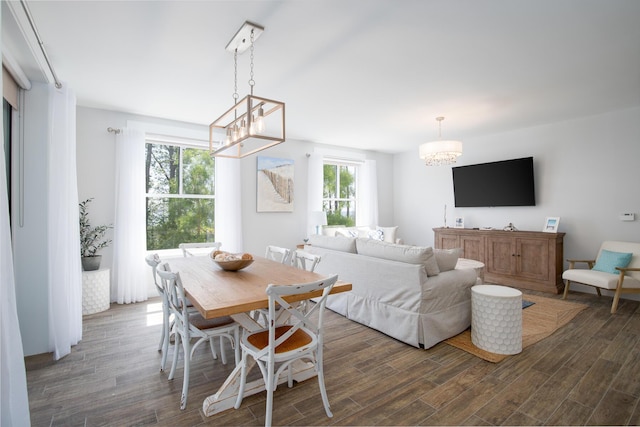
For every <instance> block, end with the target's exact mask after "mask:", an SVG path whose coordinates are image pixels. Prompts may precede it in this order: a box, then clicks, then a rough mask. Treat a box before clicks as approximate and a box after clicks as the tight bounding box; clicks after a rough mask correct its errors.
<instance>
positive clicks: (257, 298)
mask: <svg viewBox="0 0 640 427" xmlns="http://www.w3.org/2000/svg"><path fill="white" fill-rule="evenodd" d="M253 258H254V261H253V263H251V264H250V265H249V266H247V267H245V268H244V269H242V270H239V271H226V270H223V269H222V268H221V267H220V266H219V265H217V264H216V263H215V261H214V260H213V259H212V258H211V257H210V256H208V255H207V256H193V257H185V258H175V259H170V260H167V261H168V263H169V268H170V269H171V270H172V271H174V272H178V273H179V274H180V278H181V280H182V284H183V286H184V289H185V293H186V295H187V298H189V301H191V303H192V304H193V305H194V307H196V309H197V310H198V312H199V313H200V314H201V315H202V316H203V317H205V318H206V319H213V318H216V317H220V316H230V317H232V318H233V319H234V320H235V321H236V322H238V323H239V324H240V326H241V327H242V328H243V329H244V330H246V331H248V332H253V331H256V330H259V329H263V328H264V327H265V326H264V324H262V323H260V322H259V320H257V319H254V318H253V317H252V316H251V314H250V313H251V311H253V310H259V309H266V308H268V306H269V299H268V297H267V294H266V289H267V286H268V285H269V284H274V285H295V284H301V283H309V282H313V281H316V280H320V279H322V278H324V277H327V276H325V275H322V274H318V273H314V272H311V271H307V270H303V269H299V268H296V267H293V266H291V265H287V264H282V263H279V262H276V261H273V260H269V259H266V258H263V257H257V256H256V257H253ZM338 279H339V278H338ZM350 290H351V283H348V282H345V281H341V280H338V281H337V282H336V284H335V285H334V286H333V289H332V291H331V293H332V294H335V293H340V292H348V291H350ZM320 295H321V293H320V291H314V292H310V293H308V294H300V295H296V296H294V297H291V298H287V300H288V302H296V301H305V300H309V299H311V298H315V297H318V296H320ZM236 345H239V343H236ZM247 363H249V364H248V365H247V371H249V370H250V369H251V368H252V367H253V366H254V365H255V361H251V362H249V361H247ZM240 371H241V367H240V365H237V366H236V367H235V368H234V370H233V371H232V372H231V374H229V376H228V377H227V378H226V380H225V381H224V383H223V384H222V385H221V386H220V388H219V389H218V391H217V392H216V393H215V394H212V395H211V396H208V397H207V398H206V399H205V400H204V402H203V404H202V411H203V412H204V414H205V415H206V416H211V415H214V414H217V413H219V412H222V411H225V410H227V409H230V408H233V406H234V404H235V402H236V398H237V396H238V391H239V386H240V374H241V372H240ZM316 375H317V374H316V372H315V369H314V367H313V364H312V363H309V362H303V361H298V362H296V363H294V365H293V379H294V380H295V381H298V382H301V381H305V380H307V379H309V378H313V377H314V376H316ZM286 380H287V379H286V378H282V380H281V381H280V382H286ZM264 389H265V386H264V381H263V380H262V379H261V378H260V379H257V380H255V381H251V382H248V383H247V384H246V386H245V392H244V395H245V397H246V396H250V395H252V394H256V393H259V392H261V391H263V390H264Z"/></svg>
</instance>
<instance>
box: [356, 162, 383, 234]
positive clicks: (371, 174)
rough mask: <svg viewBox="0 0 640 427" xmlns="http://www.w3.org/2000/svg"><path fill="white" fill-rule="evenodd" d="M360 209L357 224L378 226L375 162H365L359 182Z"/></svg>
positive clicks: (357, 213) (357, 212)
mask: <svg viewBox="0 0 640 427" xmlns="http://www.w3.org/2000/svg"><path fill="white" fill-rule="evenodd" d="M356 194H357V195H358V209H357V210H356V224H358V225H362V226H368V227H376V226H377V225H378V172H377V169H376V161H375V160H365V162H364V164H363V165H362V166H361V168H360V179H359V180H358V192H357V193H356Z"/></svg>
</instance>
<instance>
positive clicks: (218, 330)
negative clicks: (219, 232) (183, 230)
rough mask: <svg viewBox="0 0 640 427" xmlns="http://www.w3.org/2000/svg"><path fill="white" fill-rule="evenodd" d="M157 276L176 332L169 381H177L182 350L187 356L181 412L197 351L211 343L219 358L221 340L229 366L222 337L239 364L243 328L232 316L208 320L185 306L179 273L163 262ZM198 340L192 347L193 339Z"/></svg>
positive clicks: (185, 356) (224, 362)
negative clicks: (233, 352)
mask: <svg viewBox="0 0 640 427" xmlns="http://www.w3.org/2000/svg"><path fill="white" fill-rule="evenodd" d="M157 273H158V275H159V276H160V279H161V281H162V285H163V287H164V290H165V293H166V295H167V301H168V304H169V311H170V313H171V314H172V315H173V316H174V324H173V331H174V333H175V350H174V353H173V363H172V364H171V372H170V373H169V379H170V380H172V379H173V378H174V375H175V372H176V366H177V364H178V354H179V352H180V348H181V347H182V349H183V353H184V357H183V359H184V374H183V382H182V396H181V398H180V409H185V408H186V406H187V396H188V392H189V367H190V361H191V358H192V357H193V354H194V352H195V350H196V348H197V347H198V346H199V345H200V344H202V343H204V342H208V343H209V347H210V349H211V354H212V355H213V358H214V359H217V354H216V351H215V347H214V346H215V342H214V339H215V338H219V339H220V354H221V357H222V363H223V364H226V363H227V359H226V354H225V350H224V342H223V338H225V339H226V340H228V341H229V343H230V344H231V346H232V347H233V348H234V350H235V363H236V365H237V364H238V363H239V362H240V346H239V339H240V326H239V325H238V323H236V322H235V321H234V320H233V319H232V318H231V317H228V316H224V317H219V318H215V319H205V318H204V317H202V315H200V314H199V313H197V312H196V313H194V312H193V311H191V310H189V308H188V307H187V304H186V300H187V299H186V296H185V291H184V287H183V285H182V280H181V278H180V273H179V272H172V271H171V269H170V267H169V264H167V263H164V264H161V265H160V266H158V269H157ZM192 338H193V339H197V341H196V342H195V343H194V344H193V345H191V340H192Z"/></svg>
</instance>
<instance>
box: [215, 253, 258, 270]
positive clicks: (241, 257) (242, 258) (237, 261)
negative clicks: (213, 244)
mask: <svg viewBox="0 0 640 427" xmlns="http://www.w3.org/2000/svg"><path fill="white" fill-rule="evenodd" d="M210 258H211V260H212V261H213V263H214V264H217V265H218V267H220V268H221V269H223V270H225V271H239V270H242V269H243V268H245V267H248V266H249V265H251V264H252V263H253V256H251V254H247V253H245V254H231V253H229V252H224V251H214V252H212V253H211V255H210Z"/></svg>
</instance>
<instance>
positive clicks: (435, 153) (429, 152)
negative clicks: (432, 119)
mask: <svg viewBox="0 0 640 427" xmlns="http://www.w3.org/2000/svg"><path fill="white" fill-rule="evenodd" d="M436 120H437V121H438V140H437V141H432V142H425V143H424V144H422V145H420V151H419V153H420V158H421V159H422V160H424V163H425V164H426V165H427V166H440V165H451V164H454V163H455V162H456V160H457V159H458V157H459V156H460V155H462V142H460V141H451V140H442V121H443V120H444V117H436Z"/></svg>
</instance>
